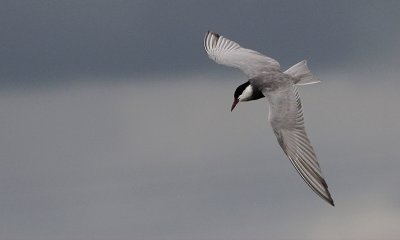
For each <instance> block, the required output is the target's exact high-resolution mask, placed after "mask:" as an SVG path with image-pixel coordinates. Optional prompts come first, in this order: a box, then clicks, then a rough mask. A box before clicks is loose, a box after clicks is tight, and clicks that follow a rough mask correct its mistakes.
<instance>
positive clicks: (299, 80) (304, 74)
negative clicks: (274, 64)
mask: <svg viewBox="0 0 400 240" xmlns="http://www.w3.org/2000/svg"><path fill="white" fill-rule="evenodd" d="M285 73H286V74H289V75H290V76H292V77H294V78H295V79H296V80H295V84H296V85H308V84H313V83H319V82H320V81H319V80H318V79H317V78H316V77H314V76H313V75H312V73H311V72H310V69H308V67H307V60H303V61H301V62H299V63H297V64H295V65H293V66H292V67H290V68H289V69H288V70H286V71H285Z"/></svg>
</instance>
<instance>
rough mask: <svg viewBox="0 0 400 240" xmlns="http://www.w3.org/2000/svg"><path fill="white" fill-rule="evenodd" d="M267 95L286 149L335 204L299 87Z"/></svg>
mask: <svg viewBox="0 0 400 240" xmlns="http://www.w3.org/2000/svg"><path fill="white" fill-rule="evenodd" d="M263 94H264V95H265V96H266V97H267V99H268V101H269V104H270V112H269V121H270V123H271V126H272V128H273V130H274V133H275V135H276V137H277V139H278V142H279V144H280V146H281V147H282V149H283V151H284V152H285V154H286V155H287V156H288V158H289V159H290V161H291V162H292V164H293V166H294V167H295V168H296V170H297V172H299V174H300V176H301V177H302V178H303V179H304V181H305V182H306V183H307V184H308V186H310V188H311V189H312V190H313V191H314V192H315V193H317V194H318V195H319V196H320V197H321V198H323V199H324V200H325V201H327V202H328V203H330V204H331V205H332V206H334V203H333V199H332V197H331V195H330V193H329V191H328V185H327V184H326V182H325V180H324V177H323V176H322V172H321V168H320V166H319V164H318V160H317V157H316V155H315V153H314V149H313V147H312V146H311V143H310V140H308V137H307V134H306V131H305V128H304V117H303V108H302V106H301V102H300V96H299V93H298V90H297V88H296V86H294V85H290V86H288V88H287V89H285V90H284V91H280V92H274V91H272V92H271V91H268V90H267V89H265V90H264V91H263Z"/></svg>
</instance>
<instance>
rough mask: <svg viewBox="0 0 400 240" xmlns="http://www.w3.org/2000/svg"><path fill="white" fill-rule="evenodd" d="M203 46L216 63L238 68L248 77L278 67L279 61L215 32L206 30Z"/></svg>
mask: <svg viewBox="0 0 400 240" xmlns="http://www.w3.org/2000/svg"><path fill="white" fill-rule="evenodd" d="M204 48H205V50H206V52H207V54H208V56H209V57H210V58H211V59H212V60H214V61H215V62H216V63H219V64H223V65H226V66H229V67H235V68H239V69H240V70H242V71H243V72H244V74H246V75H247V76H248V77H249V78H253V77H255V76H257V75H259V74H260V73H262V72H266V71H269V70H271V69H279V68H280V67H279V63H278V62H277V61H276V60H274V59H272V58H269V57H267V56H265V55H262V54H261V53H259V52H256V51H254V50H251V49H247V48H243V47H241V46H240V45H239V44H237V43H236V42H234V41H231V40H229V39H227V38H224V37H223V36H220V35H219V34H217V33H214V32H210V31H208V32H207V33H206V36H205V37H204Z"/></svg>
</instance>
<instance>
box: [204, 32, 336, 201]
mask: <svg viewBox="0 0 400 240" xmlns="http://www.w3.org/2000/svg"><path fill="white" fill-rule="evenodd" d="M204 47H205V50H206V52H207V54H208V55H209V57H210V58H211V59H212V60H214V61H215V62H217V63H219V64H223V65H226V66H230V67H235V68H239V69H241V70H242V71H243V72H244V73H245V74H246V75H247V76H248V77H249V80H248V81H249V83H250V84H249V85H250V89H248V90H246V95H247V96H243V97H242V99H240V98H239V99H235V101H236V103H237V102H239V101H251V100H254V99H258V98H254V97H251V96H248V95H251V94H253V93H254V92H258V93H259V92H262V94H263V95H264V96H265V97H266V98H267V100H268V102H269V117H268V120H269V122H270V124H271V126H272V129H273V131H274V133H275V135H276V137H277V140H278V142H279V145H280V146H281V147H282V149H283V151H284V152H285V154H286V156H287V157H288V158H289V160H290V161H291V163H292V164H293V166H294V167H295V168H296V170H297V171H298V172H299V174H300V176H301V177H302V178H303V180H304V181H305V182H306V183H307V185H308V186H310V188H311V189H312V190H313V191H314V192H315V193H317V194H318V195H319V196H320V197H321V198H323V199H324V200H326V201H327V202H328V203H330V204H331V205H334V203H333V199H332V197H331V195H330V192H329V190H328V185H327V184H326V182H325V180H324V177H323V175H322V172H321V168H320V166H319V163H318V161H317V157H316V155H315V152H314V149H313V147H312V146H311V143H310V140H309V139H308V136H307V134H306V131H305V127H304V116H303V108H302V105H301V101H300V95H299V92H298V90H297V87H296V85H306V84H313V83H316V82H319V80H318V79H316V78H315V77H314V76H313V75H312V74H311V72H310V71H309V69H308V67H307V62H306V61H301V62H299V63H298V64H296V65H294V66H293V67H291V68H289V69H288V70H286V71H285V72H282V71H281V69H280V66H279V63H278V62H277V61H276V60H274V59H272V58H269V57H267V56H264V55H262V54H261V53H259V52H256V51H254V50H251V49H246V48H242V47H241V46H240V45H239V44H237V43H236V42H233V41H231V40H229V39H227V38H224V37H223V36H220V35H219V34H216V33H213V32H207V34H206V36H205V38H204ZM244 92H245V91H243V93H244ZM243 95H245V94H243ZM235 105H236V104H234V105H233V107H232V109H233V108H234V106H235Z"/></svg>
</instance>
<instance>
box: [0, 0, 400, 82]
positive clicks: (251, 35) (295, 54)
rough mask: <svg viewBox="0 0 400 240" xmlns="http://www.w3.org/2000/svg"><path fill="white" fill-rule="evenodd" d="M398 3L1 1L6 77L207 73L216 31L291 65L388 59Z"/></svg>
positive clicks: (1, 59)
mask: <svg viewBox="0 0 400 240" xmlns="http://www.w3.org/2000/svg"><path fill="white" fill-rule="evenodd" d="M210 6H212V7H210ZM227 6H229V8H227ZM398 8H399V6H398V3H397V2H385V3H375V1H363V2H362V4H360V3H359V2H348V1H335V2H334V3H327V2H324V3H320V2H318V1H313V0H308V1H302V2H301V3H294V2H291V1H274V2H268V3H267V2H261V1H251V2H235V3H232V2H230V1H229V2H228V1H219V2H218V3H216V2H215V1H202V2H194V1H174V2H173V3H168V4H166V3H160V2H158V1H140V0H137V1H116V2H112V3H111V2H110V1H104V0H101V1H98V0H96V1H94V0H85V1H76V0H71V1H68V2H64V1H9V0H7V1H3V4H2V9H1V10H0V11H1V12H0V13H1V14H0V20H1V21H0V29H2V36H3V37H2V46H1V47H2V48H1V54H0V69H1V71H0V72H1V75H0V77H1V78H0V80H1V83H2V84H3V85H13V86H14V85H17V86H18V85H19V84H21V85H25V84H29V83H30V84H35V83H36V84H40V83H42V82H43V81H45V82H49V80H50V81H53V82H57V83H58V84H62V79H74V78H76V77H77V76H78V77H79V76H88V75H89V76H99V75H100V76H112V77H111V78H113V79H117V78H123V77H124V76H130V75H132V74H133V75H135V74H136V75H139V76H142V75H152V74H154V73H156V74H162V75H164V74H166V73H169V74H176V73H177V72H178V73H182V72H183V73H193V72H194V73H196V74H197V73H198V72H199V71H203V69H204V68H207V69H208V70H210V69H211V68H210V66H211V64H210V63H209V62H208V60H207V58H206V57H205V56H204V51H203V49H202V39H203V36H204V33H205V31H207V30H214V31H217V32H220V33H221V34H223V35H225V36H227V37H230V38H232V39H233V40H236V41H238V42H239V43H241V44H242V45H244V46H246V47H249V48H254V49H256V50H258V51H260V52H263V53H265V54H268V55H269V56H271V57H274V58H276V59H277V60H279V61H280V62H281V63H282V66H283V67H289V66H290V65H292V64H294V63H296V62H298V61H300V60H302V59H303V58H306V59H309V60H310V63H312V64H313V66H314V69H331V68H335V69H336V68H346V67H348V68H354V67H355V65H357V66H360V65H370V64H371V62H372V63H373V64H382V62H385V61H386V59H387V56H388V55H390V54H392V53H393V52H394V51H395V52H396V50H395V49H397V53H399V52H398V47H397V45H398V44H397V43H398V36H397V35H398V34H397V32H398V31H396V30H397V23H398V22H399V15H398V14H397V9H398ZM384 65H385V64H384ZM392 67H393V68H395V66H394V65H392ZM94 80H95V79H94Z"/></svg>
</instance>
